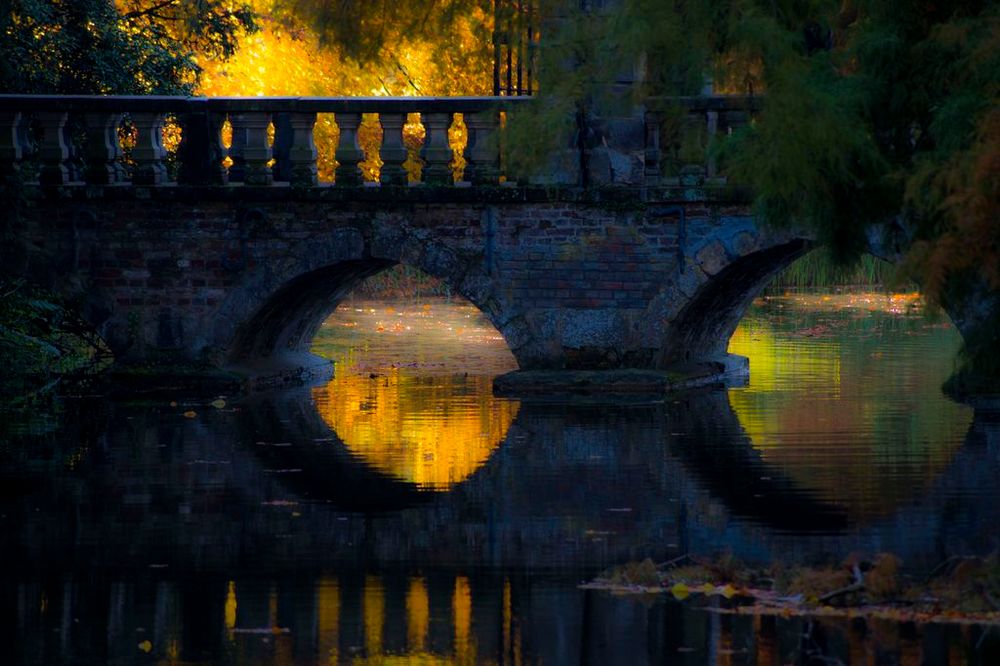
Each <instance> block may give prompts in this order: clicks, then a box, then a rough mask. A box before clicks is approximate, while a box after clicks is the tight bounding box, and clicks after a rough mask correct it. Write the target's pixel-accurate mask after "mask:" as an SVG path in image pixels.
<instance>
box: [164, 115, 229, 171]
mask: <svg viewBox="0 0 1000 666" xmlns="http://www.w3.org/2000/svg"><path fill="white" fill-rule="evenodd" d="M225 121H226V115H225V114H223V113H214V112H211V111H203V112H191V113H184V114H181V115H180V116H178V122H179V123H180V125H181V145H180V146H178V148H177V159H178V160H179V161H180V171H179V173H178V174H177V182H179V183H183V184H184V185H225V184H226V183H227V182H228V175H227V173H226V167H225V166H224V165H223V164H222V160H223V159H224V158H225V156H226V147H225V146H224V145H223V144H222V125H223V123H225Z"/></svg>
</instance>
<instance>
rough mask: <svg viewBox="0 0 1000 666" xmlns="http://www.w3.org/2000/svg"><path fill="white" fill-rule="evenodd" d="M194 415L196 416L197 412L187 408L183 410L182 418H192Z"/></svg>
mask: <svg viewBox="0 0 1000 666" xmlns="http://www.w3.org/2000/svg"><path fill="white" fill-rule="evenodd" d="M196 416H198V412H195V411H193V410H188V411H186V412H184V418H186V419H193V418H194V417H196Z"/></svg>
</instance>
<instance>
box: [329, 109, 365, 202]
mask: <svg viewBox="0 0 1000 666" xmlns="http://www.w3.org/2000/svg"><path fill="white" fill-rule="evenodd" d="M335 120H336V122H337V127H339V128H340V143H338V144H337V152H336V159H337V162H338V165H337V173H336V174H335V178H336V181H337V183H336V184H337V185H340V186H354V185H360V184H361V180H362V179H361V168H360V167H359V166H358V163H360V162H362V161H364V159H365V153H364V151H363V150H361V146H360V145H358V126H359V125H360V124H361V114H360V113H338V114H336V117H335Z"/></svg>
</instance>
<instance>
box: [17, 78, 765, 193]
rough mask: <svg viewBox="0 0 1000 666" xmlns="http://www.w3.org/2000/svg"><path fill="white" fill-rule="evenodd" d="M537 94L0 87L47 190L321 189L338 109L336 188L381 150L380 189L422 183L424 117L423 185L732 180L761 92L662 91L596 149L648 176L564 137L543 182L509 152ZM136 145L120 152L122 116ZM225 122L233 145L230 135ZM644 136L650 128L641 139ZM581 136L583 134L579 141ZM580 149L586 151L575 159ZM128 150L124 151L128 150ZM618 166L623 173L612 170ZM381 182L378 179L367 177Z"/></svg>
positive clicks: (352, 182) (30, 164) (30, 167)
mask: <svg viewBox="0 0 1000 666" xmlns="http://www.w3.org/2000/svg"><path fill="white" fill-rule="evenodd" d="M538 103H542V102H541V101H540V100H537V99H533V98H516V97H406V98H391V97H370V98H364V97H341V98H337V97H253V98H235V97H230V98H222V97H219V98H204V97H165V96H141V97H140V96H50V95H0V177H7V176H10V175H13V174H20V178H21V180H23V181H26V182H37V183H40V184H42V185H72V184H86V185H92V186H105V185H122V184H132V185H136V186H144V187H148V186H162V185H169V184H173V183H176V184H178V185H197V186H205V185H209V186H227V185H231V184H235V183H240V184H242V185H243V186H252V187H271V186H274V185H276V184H288V185H291V186H294V187H315V186H319V185H325V184H324V183H320V181H319V178H318V175H317V159H318V151H317V146H316V140H315V125H316V122H317V116H318V114H333V115H334V118H335V123H336V125H337V128H338V131H339V138H338V142H337V146H336V149H335V159H336V162H337V167H336V174H335V181H334V182H333V186H335V187H340V188H347V187H357V186H360V185H362V184H364V181H365V180H366V177H365V174H364V173H363V168H362V164H363V163H364V162H365V160H366V159H371V158H373V157H377V158H378V159H379V160H380V161H381V163H382V165H381V169H380V174H379V176H378V179H377V182H378V184H380V185H383V186H407V185H411V184H415V183H413V182H412V181H413V175H412V174H408V173H407V170H406V169H405V168H404V163H405V162H406V161H407V159H408V150H407V146H406V145H405V143H404V134H403V131H404V129H403V128H404V125H405V124H406V123H407V121H408V118H411V117H412V115H411V114H419V117H420V122H421V123H422V125H423V127H424V132H425V135H424V139H423V141H422V148H421V150H420V158H421V160H422V163H423V164H422V167H423V168H422V175H421V177H420V179H419V182H420V183H424V184H429V185H436V186H445V187H462V186H468V185H487V186H489V185H500V184H503V183H507V184H508V186H515V185H516V184H518V183H520V184H537V182H559V183H564V184H571V185H579V184H587V183H594V184H601V185H607V184H618V185H631V186H642V187H649V186H659V185H666V186H671V185H690V184H698V185H700V184H704V183H706V182H707V183H710V184H711V183H724V178H722V177H721V176H722V174H721V173H720V170H719V168H718V165H717V164H716V162H715V160H714V158H713V157H712V151H711V146H712V142H713V139H714V137H716V136H718V135H719V134H724V133H726V132H729V131H731V130H732V129H733V128H734V127H737V126H739V125H740V124H743V123H745V122H746V121H747V119H748V117H749V113H750V112H751V111H752V110H753V109H754V108H756V100H754V99H752V98H746V97H737V96H711V97H677V98H652V99H650V100H647V104H646V106H645V107H644V108H645V111H643V112H642V114H640V115H641V123H642V131H641V132H630V131H615V130H614V129H612V131H610V132H609V133H608V135H607V136H603V137H601V138H600V143H601V146H600V149H608V150H611V151H614V152H615V153H616V155H618V156H619V158H624V159H626V160H632V161H633V162H635V163H637V164H638V165H640V168H639V169H638V170H637V171H638V173H639V174H640V175H639V176H638V178H633V177H630V176H627V175H625V172H626V171H628V170H627V169H624V168H620V169H618V171H619V174H618V177H617V178H616V177H614V176H612V177H611V178H610V180H609V178H607V177H601V178H594V179H591V178H587V177H585V176H584V175H583V174H582V173H580V169H581V168H584V169H585V168H586V166H585V165H587V164H589V163H590V160H589V159H588V157H589V155H590V153H592V152H594V151H595V148H596V147H595V146H594V145H588V141H587V140H586V137H585V136H584V134H585V132H583V129H582V127H581V128H580V129H579V130H578V134H580V136H578V137H576V138H575V139H574V138H573V137H567V144H566V145H567V152H569V153H571V155H570V159H568V160H562V161H561V162H560V164H562V165H563V166H562V167H559V168H561V169H562V170H565V171H567V173H563V174H560V175H559V176H558V177H557V178H553V177H552V174H551V173H550V174H548V175H547V176H545V177H542V178H541V179H540V180H535V179H532V178H530V177H528V176H525V175H522V174H516V173H512V172H511V170H510V167H509V165H508V163H507V160H506V159H505V150H504V147H505V144H506V143H507V142H506V137H505V124H506V120H507V118H508V117H510V116H511V115H512V114H516V113H517V112H518V111H519V110H520V109H523V108H525V106H526V105H529V104H538ZM368 114H374V115H377V118H378V121H377V122H378V124H379V126H380V127H381V130H382V138H381V143H380V145H379V147H378V155H377V156H375V155H371V154H366V151H365V150H364V149H363V148H362V146H361V145H360V144H359V140H358V139H359V127H360V126H361V123H362V119H363V117H365V116H366V115H368ZM458 114H461V116H462V119H463V122H464V124H465V127H466V131H467V140H466V142H465V145H464V147H462V148H460V150H461V153H462V157H463V158H464V160H465V163H466V166H465V169H464V174H463V175H462V179H461V180H457V178H456V176H457V174H456V172H455V170H454V169H453V168H452V164H453V160H454V158H455V153H454V151H453V147H452V145H450V143H449V130H450V129H452V128H453V127H454V125H455V123H456V122H457V116H458ZM125 122H127V123H128V124H129V125H130V126H131V129H132V132H133V136H134V145H132V146H131V147H130V150H128V151H126V150H125V149H124V146H123V132H122V127H123V123H125ZM227 123H228V124H229V127H230V128H231V132H232V141H231V143H230V144H229V145H226V144H225V143H224V142H223V134H224V132H223V128H224V126H225V125H226V124H227ZM168 124H171V125H173V126H176V127H178V128H179V130H180V142H179V145H178V146H177V147H176V152H175V154H169V153H168V150H167V148H165V146H164V129H165V127H167V126H168ZM636 134H638V135H640V136H638V137H637V136H635V135H636ZM581 137H582V138H581ZM573 151H578V152H579V155H578V156H577V157H578V158H579V159H576V158H574V157H573V156H572V153H573ZM126 152H127V153H128V155H127V157H126ZM612 171H614V169H612ZM370 178H371V176H370V175H369V176H368V179H369V180H370Z"/></svg>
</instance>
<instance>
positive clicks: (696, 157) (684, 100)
mask: <svg viewBox="0 0 1000 666" xmlns="http://www.w3.org/2000/svg"><path fill="white" fill-rule="evenodd" d="M760 104H761V98H759V97H750V96H745V95H711V96H708V95H705V96H694V97H651V98H649V99H647V100H646V105H645V106H646V111H645V119H644V120H645V135H646V140H645V153H644V161H645V180H646V184H647V185H652V184H659V185H667V186H670V185H680V184H691V183H694V184H703V183H706V182H707V183H713V182H714V183H718V184H721V183H725V182H726V178H725V175H724V171H723V170H722V168H721V166H720V165H719V163H718V161H717V160H716V158H715V147H716V145H717V142H718V140H719V139H721V138H722V137H724V136H726V135H729V134H732V133H733V132H734V131H736V130H737V129H739V128H740V127H742V126H744V125H746V124H748V123H749V122H750V120H751V118H752V117H753V114H755V113H756V112H757V111H759V110H760Z"/></svg>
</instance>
